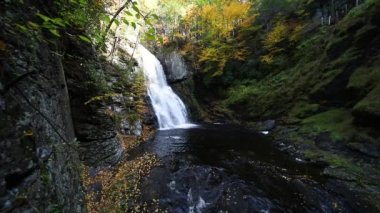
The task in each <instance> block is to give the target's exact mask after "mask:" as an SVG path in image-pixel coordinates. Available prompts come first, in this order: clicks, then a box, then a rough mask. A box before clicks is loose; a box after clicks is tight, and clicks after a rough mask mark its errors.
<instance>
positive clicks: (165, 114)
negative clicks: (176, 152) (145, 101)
mask: <svg viewBox="0 0 380 213" xmlns="http://www.w3.org/2000/svg"><path fill="white" fill-rule="evenodd" d="M134 58H135V59H136V60H137V62H138V63H139V66H140V67H141V68H142V69H143V71H144V76H145V80H146V83H147V89H148V95H149V98H150V100H151V103H152V106H153V109H154V112H155V114H156V116H157V119H158V124H159V128H160V129H161V130H166V129H174V128H189V127H193V126H195V125H193V124H191V123H189V119H188V114H187V111H186V107H185V104H184V103H183V102H182V100H181V99H180V98H179V97H178V96H177V95H176V94H175V93H174V92H173V90H172V88H171V87H170V86H169V85H168V83H167V81H166V77H165V73H164V70H163V67H162V65H161V63H160V61H159V60H158V59H157V58H156V57H155V56H154V55H153V54H152V53H151V52H149V50H147V49H146V48H145V47H144V46H142V45H141V44H138V45H137V47H136V53H135V55H134Z"/></svg>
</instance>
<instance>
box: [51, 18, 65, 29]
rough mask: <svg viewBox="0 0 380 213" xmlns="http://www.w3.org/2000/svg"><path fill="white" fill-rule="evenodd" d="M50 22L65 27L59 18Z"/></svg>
mask: <svg viewBox="0 0 380 213" xmlns="http://www.w3.org/2000/svg"><path fill="white" fill-rule="evenodd" d="M50 21H51V22H53V23H54V24H55V25H58V26H60V27H66V25H65V22H64V21H63V19H61V18H54V19H51V20H50Z"/></svg>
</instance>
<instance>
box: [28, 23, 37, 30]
mask: <svg viewBox="0 0 380 213" xmlns="http://www.w3.org/2000/svg"><path fill="white" fill-rule="evenodd" d="M28 25H29V26H31V27H32V28H34V29H38V28H39V27H40V25H38V24H36V23H34V22H31V21H28Z"/></svg>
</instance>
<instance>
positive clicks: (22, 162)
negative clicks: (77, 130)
mask: <svg viewBox="0 0 380 213" xmlns="http://www.w3.org/2000/svg"><path fill="white" fill-rule="evenodd" d="M3 6H4V5H3V4H2V6H1V7H3ZM24 6H25V8H23V9H20V8H17V7H16V6H15V5H13V3H8V4H5V7H6V8H4V9H6V10H10V11H12V13H6V14H3V11H4V10H3V8H2V9H1V11H0V13H1V21H0V27H1V29H3V30H2V31H1V32H0V37H1V38H4V39H5V38H6V40H3V41H2V42H4V43H5V44H6V50H0V55H1V57H0V58H1V59H0V60H1V63H0V64H1V71H0V75H1V78H0V81H1V83H0V84H1V85H2V88H1V89H2V90H1V94H0V103H1V109H0V138H1V140H0V212H4V211H5V212H7V211H16V212H34V211H36V208H37V207H38V209H39V210H41V211H42V212H53V211H62V212H82V211H84V207H83V200H84V198H83V193H82V187H81V180H80V161H79V157H78V152H77V148H76V147H77V142H76V140H75V134H74V129H73V124H72V120H71V113H70V103H69V96H68V91H67V85H66V81H65V75H64V69H63V66H62V59H61V57H60V56H59V54H56V53H58V51H59V50H58V48H57V47H58V46H60V44H59V43H58V42H56V41H54V39H52V40H51V43H54V45H51V43H50V44H48V42H45V41H43V40H37V39H35V38H33V37H32V36H27V35H24V34H21V33H19V32H17V33H15V32H14V31H13V30H15V29H14V28H13V27H10V26H11V25H9V23H7V22H11V23H15V22H16V23H17V20H18V19H19V18H23V17H24V16H27V14H25V13H24V11H28V10H29V7H28V5H27V4H25V5H24ZM13 12H14V13H13ZM31 12H32V13H33V12H35V11H31ZM10 28H12V30H10ZM37 33H41V32H37ZM39 36H40V37H41V36H42V34H40V35H39Z"/></svg>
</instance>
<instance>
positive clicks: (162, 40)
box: [158, 36, 164, 45]
mask: <svg viewBox="0 0 380 213" xmlns="http://www.w3.org/2000/svg"><path fill="white" fill-rule="evenodd" d="M158 41H160V44H161V45H164V38H163V37H162V36H160V37H159V38H158Z"/></svg>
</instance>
